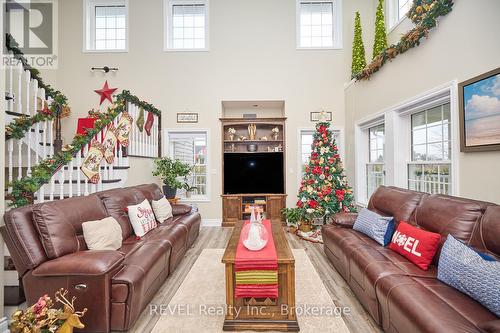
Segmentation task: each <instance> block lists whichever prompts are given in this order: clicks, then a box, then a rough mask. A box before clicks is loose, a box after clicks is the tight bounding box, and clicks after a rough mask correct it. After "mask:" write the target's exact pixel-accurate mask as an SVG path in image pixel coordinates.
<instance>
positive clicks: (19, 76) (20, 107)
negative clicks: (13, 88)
mask: <svg viewBox="0 0 500 333" xmlns="http://www.w3.org/2000/svg"><path fill="white" fill-rule="evenodd" d="M23 73H24V69H23V64H22V63H21V62H19V64H18V65H17V96H16V100H17V113H20V114H22V113H23V103H22V90H23Z"/></svg>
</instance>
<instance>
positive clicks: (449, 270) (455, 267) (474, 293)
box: [437, 235, 500, 317]
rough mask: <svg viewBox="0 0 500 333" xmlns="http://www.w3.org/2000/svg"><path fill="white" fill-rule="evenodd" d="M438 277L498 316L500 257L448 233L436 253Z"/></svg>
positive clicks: (499, 304)
mask: <svg viewBox="0 0 500 333" xmlns="http://www.w3.org/2000/svg"><path fill="white" fill-rule="evenodd" d="M437 278H438V279H439V280H441V281H442V282H444V283H446V284H447V285H449V286H451V287H453V288H455V289H457V290H459V291H461V292H463V293H464V294H466V295H468V296H470V297H472V298H473V299H475V300H476V301H478V302H479V303H481V304H482V305H484V306H485V307H486V308H488V309H489V310H490V311H491V312H493V313H494V314H496V315H497V316H498V317H500V261H497V260H495V258H493V257H491V256H488V255H487V254H483V253H479V252H477V251H476V250H474V249H472V248H470V247H468V246H467V245H465V244H464V243H462V242H461V241H459V240H457V239H455V238H454V237H453V236H452V235H448V238H446V242H445V243H444V245H443V248H442V250H441V255H440V256H439V264H438V276H437Z"/></svg>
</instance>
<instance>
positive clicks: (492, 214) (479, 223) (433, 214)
mask: <svg viewBox="0 0 500 333" xmlns="http://www.w3.org/2000/svg"><path fill="white" fill-rule="evenodd" d="M368 209H370V210H371V211H374V212H377V213H379V214H381V215H385V216H394V217H395V220H396V221H408V222H409V223H411V224H413V225H416V226H418V227H420V228H422V229H424V230H428V231H431V232H435V233H439V234H441V236H442V238H441V244H440V246H442V244H443V243H444V241H445V240H446V236H447V235H448V234H451V235H453V236H454V237H455V238H457V239H459V240H461V241H463V242H465V243H467V244H469V245H470V246H472V247H474V248H475V249H477V250H479V251H482V252H485V253H488V254H489V255H491V256H493V257H495V258H497V259H500V206H497V205H494V204H491V203H487V202H480V201H474V200H468V199H463V198H457V197H451V196H445V195H428V194H424V193H420V192H414V191H409V190H405V189H400V188H396V187H383V186H382V187H380V188H379V189H378V190H377V191H376V192H375V193H374V194H373V195H372V197H371V198H370V202H369V204H368ZM355 219H356V214H353V213H340V214H337V215H335V216H334V218H333V221H332V224H331V225H325V226H323V240H324V251H325V254H326V255H327V257H328V258H329V260H330V261H331V262H332V264H333V265H334V266H335V268H336V269H337V271H338V272H339V273H340V274H341V275H342V277H343V278H344V279H345V280H346V281H347V283H348V284H349V286H350V287H351V289H352V291H353V292H354V293H355V294H356V296H357V298H358V299H359V301H360V302H361V304H363V306H364V307H365V308H366V310H367V311H368V312H369V313H370V315H371V316H372V317H373V319H374V320H375V321H376V322H377V323H378V324H379V325H380V326H381V327H382V328H383V329H384V331H386V332H399V333H403V332H404V333H407V332H408V333H410V332H411V333H413V332H428V333H437V332H439V333H459V332H500V319H499V318H497V317H496V316H495V315H494V314H493V313H491V312H490V311H489V310H488V309H486V308H485V307H483V306H482V305H481V304H479V303H478V302H476V301H475V300H473V299H472V298H470V297H468V296H466V295H465V294H462V293H461V292H459V291H457V290H455V289H453V288H452V287H450V286H448V285H446V284H444V283H442V282H440V281H439V280H437V277H436V276H437V266H436V265H437V264H438V259H439V250H438V253H437V254H436V256H435V257H434V261H433V265H432V266H431V267H430V268H429V270H428V271H423V270H421V269H420V268H418V267H417V266H416V265H414V264H413V263H411V262H410V261H408V260H407V259H406V258H404V257H403V256H401V255H399V254H398V253H396V252H394V251H392V250H390V249H389V248H384V247H382V246H380V245H379V244H378V243H376V242H375V241H373V240H372V239H370V238H368V237H367V236H365V235H364V234H362V233H359V232H357V231H355V230H353V229H352V225H353V224H354V221H355Z"/></svg>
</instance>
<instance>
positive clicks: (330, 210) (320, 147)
mask: <svg viewBox="0 0 500 333" xmlns="http://www.w3.org/2000/svg"><path fill="white" fill-rule="evenodd" d="M329 127H330V123H328V122H320V123H318V124H317V125H316V132H315V133H314V137H313V139H314V140H313V144H312V152H311V157H310V159H309V164H308V165H307V166H306V168H305V174H304V176H303V178H302V182H301V184H300V189H299V194H298V197H299V200H298V201H297V207H298V208H301V209H303V210H304V211H305V212H306V213H307V215H308V216H310V217H320V216H325V217H328V216H330V215H332V214H335V213H338V212H353V211H355V210H356V208H355V206H354V197H353V193H352V189H351V188H350V187H349V186H348V185H347V180H346V177H345V175H344V167H343V165H342V161H341V159H340V155H339V152H338V147H337V145H336V144H335V140H334V138H333V134H332V131H331V130H330V128H329Z"/></svg>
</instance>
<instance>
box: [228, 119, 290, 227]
mask: <svg viewBox="0 0 500 333" xmlns="http://www.w3.org/2000/svg"><path fill="white" fill-rule="evenodd" d="M220 121H221V134H222V152H223V154H222V170H223V171H222V189H223V194H222V226H223V227H233V226H235V225H236V223H238V222H239V221H242V220H246V219H249V216H250V206H251V205H255V206H259V207H261V210H262V212H263V213H264V214H265V217H266V218H267V219H270V220H272V221H282V216H281V213H280V211H281V209H283V208H285V207H286V194H285V188H286V176H285V175H286V172H285V171H286V169H285V165H286V163H285V161H286V159H285V156H286V145H285V142H286V141H285V121H286V118H285V117H266V118H257V117H256V118H239V117H227V118H220ZM228 154H275V155H278V156H279V155H280V154H281V156H279V157H280V158H281V157H282V161H283V163H282V164H283V170H280V172H278V173H277V174H281V176H282V177H283V188H282V191H281V193H225V192H224V189H225V186H224V185H225V184H224V179H225V178H227V176H226V177H224V174H225V171H224V170H225V169H224V160H225V156H227V155H228ZM240 156H241V155H240ZM234 172H235V173H238V170H234Z"/></svg>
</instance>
